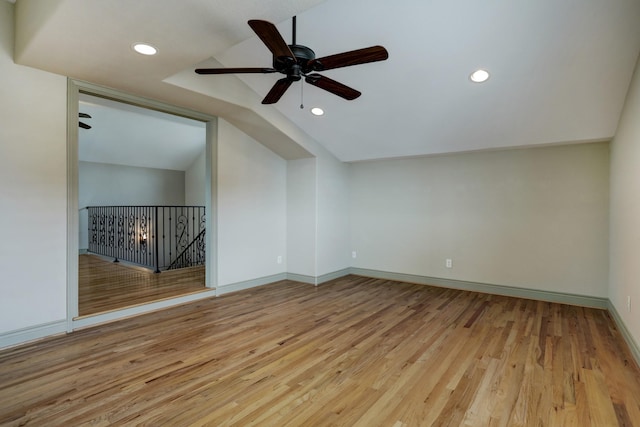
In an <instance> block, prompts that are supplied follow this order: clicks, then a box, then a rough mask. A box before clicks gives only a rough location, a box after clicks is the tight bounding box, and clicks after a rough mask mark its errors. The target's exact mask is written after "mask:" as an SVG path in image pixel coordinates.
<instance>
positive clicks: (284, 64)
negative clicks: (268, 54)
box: [273, 44, 317, 81]
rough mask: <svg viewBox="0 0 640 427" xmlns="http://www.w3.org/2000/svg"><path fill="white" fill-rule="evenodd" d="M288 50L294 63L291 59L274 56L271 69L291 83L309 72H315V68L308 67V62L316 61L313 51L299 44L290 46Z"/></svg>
mask: <svg viewBox="0 0 640 427" xmlns="http://www.w3.org/2000/svg"><path fill="white" fill-rule="evenodd" d="M289 49H291V53H293V55H294V56H295V60H296V61H295V63H292V61H291V57H288V56H278V57H275V56H274V57H273V68H275V69H276V70H278V71H279V72H281V73H283V74H286V75H287V76H288V77H289V78H290V79H292V80H293V81H298V80H300V79H301V78H302V75H304V74H307V73H308V72H310V71H317V70H315V67H310V66H309V64H310V61H312V60H314V59H316V54H315V52H314V51H313V50H311V49H310V48H308V47H306V46H302V45H300V44H290V45H289Z"/></svg>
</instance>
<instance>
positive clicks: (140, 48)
mask: <svg viewBox="0 0 640 427" xmlns="http://www.w3.org/2000/svg"><path fill="white" fill-rule="evenodd" d="M132 47H133V50H135V51H136V52H138V53H140V54H142V55H155V54H156V53H158V49H156V48H155V47H153V46H151V45H150V44H147V43H134V44H133V46H132Z"/></svg>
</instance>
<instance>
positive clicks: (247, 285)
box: [216, 273, 287, 295]
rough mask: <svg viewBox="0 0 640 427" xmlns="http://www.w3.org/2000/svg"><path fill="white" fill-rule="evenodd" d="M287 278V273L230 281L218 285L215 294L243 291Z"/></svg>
mask: <svg viewBox="0 0 640 427" xmlns="http://www.w3.org/2000/svg"><path fill="white" fill-rule="evenodd" d="M286 279H287V273H279V274H274V275H272V276H265V277H259V278H257V279H252V280H245V281H242V282H236V283H230V284H228V285H222V286H218V287H217V288H216V295H224V294H228V293H229V292H237V291H243V290H245V289H251V288H255V287H256V286H263V285H268V284H269V283H273V282H279V281H281V280H286Z"/></svg>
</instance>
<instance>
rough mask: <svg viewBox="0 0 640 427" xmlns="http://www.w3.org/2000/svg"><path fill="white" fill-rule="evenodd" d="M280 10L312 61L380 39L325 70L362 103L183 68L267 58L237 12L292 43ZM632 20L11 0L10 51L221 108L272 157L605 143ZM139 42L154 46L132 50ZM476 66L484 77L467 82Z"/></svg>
mask: <svg viewBox="0 0 640 427" xmlns="http://www.w3.org/2000/svg"><path fill="white" fill-rule="evenodd" d="M294 15H297V23H298V31H297V42H298V43H299V44H304V45H306V46H309V47H311V48H312V49H313V50H314V51H315V53H316V55H317V56H326V55H330V54H333V53H338V52H342V51H347V50H352V49H357V48H361V47H366V46H371V45H377V44H380V45H383V46H385V47H386V48H387V50H388V51H389V59H388V60H387V61H384V62H377V63H372V64H364V65H358V66H354V67H347V68H342V69H336V70H330V71H326V72H325V73H324V74H325V75H326V76H328V77H330V78H332V79H335V80H338V81H340V82H342V83H344V84H346V85H348V86H350V87H353V88H355V89H357V90H359V91H361V92H362V93H363V94H362V96H361V97H359V98H358V99H356V100H354V101H345V100H343V99H342V98H338V97H336V96H334V95H331V94H329V93H327V92H325V91H323V90H321V89H318V88H316V87H313V86H311V85H304V88H303V89H304V90H302V86H303V85H302V83H296V84H294V85H293V86H292V87H291V88H290V89H289V91H288V92H287V93H286V94H285V95H284V96H283V98H282V99H281V100H280V102H278V103H277V104H275V105H262V104H261V103H260V101H261V100H262V98H263V97H264V96H265V95H266V93H267V92H268V91H269V89H270V87H271V86H272V85H273V84H274V82H275V81H276V80H277V79H278V78H280V77H282V76H280V75H278V74H267V75H253V74H251V75H237V76H235V75H225V76H200V75H196V74H195V73H194V72H193V70H194V69H195V68H196V67H202V66H226V67H269V66H271V55H270V53H269V51H268V50H267V49H266V47H265V46H264V45H263V44H262V42H261V41H260V40H259V39H258V38H257V37H256V35H255V34H254V33H253V31H252V30H251V29H250V27H249V26H248V25H247V21H248V20H249V19H263V20H268V21H271V22H273V23H275V24H276V25H277V27H278V29H279V30H280V32H281V34H282V35H283V37H284V38H285V40H286V41H287V42H289V43H290V42H291V19H290V18H291V16H294ZM639 22H640V1H637V0H607V1H602V0H561V1H558V0H523V1H515V2H514V1H510V0H487V1H477V0H458V1H451V0H431V1H422V0H402V1H397V2H390V1H388V0H327V1H320V0H234V1H233V2H230V1H225V0H181V1H173V0H136V1H130V0H109V1H103V0H47V1H42V0H18V1H17V5H16V46H15V60H16V62H17V63H19V64H23V65H28V66H32V67H35V68H40V69H43V70H47V71H51V72H54V73H58V74H61V75H65V76H70V77H73V78H76V79H81V80H85V81H89V82H92V83H97V84H101V85H105V86H108V87H112V88H116V89H120V90H123V91H126V92H129V93H133V94H137V95H142V96H146V97H150V98H154V99H158V100H161V101H165V102H169V103H171V104H175V105H178V106H182V107H187V108H192V109H195V110H197V111H201V112H204V113H208V114H212V115H218V116H221V117H223V118H225V119H227V120H229V121H230V122H232V123H234V124H236V126H238V127H240V128H241V129H243V130H244V131H245V132H247V133H248V134H249V135H251V136H253V137H254V138H255V139H257V140H258V141H260V142H263V143H264V144H265V145H267V146H268V147H271V148H272V149H274V151H276V152H278V154H280V155H282V156H283V157H285V158H296V157H299V155H300V154H299V153H301V152H304V150H300V149H299V146H298V144H301V143H302V142H301V139H305V138H311V139H313V140H315V141H316V142H318V143H320V144H321V145H323V146H324V147H326V148H327V149H328V150H329V151H330V152H332V153H333V154H334V155H336V157H338V158H339V159H341V160H343V161H359V160H367V159H376V158H389V157H403V156H419V155H433V154H441V153H452V152H462V151H473V150H483V149H495V148H505V147H518V146H535V145H544V144H558V143H574V142H586V141H600V140H607V139H610V138H611V137H612V136H613V135H614V133H615V130H616V126H617V122H618V118H619V114H620V111H621V109H622V105H623V102H624V98H625V95H626V91H627V88H628V85H629V82H630V79H631V75H632V73H633V68H634V65H635V63H636V60H637V58H638V54H639V52H640V25H638V23H639ZM138 41H144V42H148V43H151V44H153V45H155V46H156V47H157V48H158V49H159V53H158V54H157V55H155V56H152V57H146V56H142V55H139V54H137V53H135V52H134V51H133V50H132V49H131V45H132V44H133V43H134V42H138ZM478 68H484V69H486V70H488V71H489V72H490V74H491V77H490V78H489V80H488V81H486V82H485V83H482V84H478V83H473V82H471V81H470V79H469V75H470V73H471V72H472V71H474V70H475V69H478ZM301 103H302V104H304V107H305V108H303V109H301V108H300V105H301ZM313 106H320V107H322V108H323V109H324V110H325V115H324V116H322V117H315V116H313V115H311V114H310V113H309V108H310V107H313Z"/></svg>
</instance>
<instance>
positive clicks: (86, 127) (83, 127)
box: [78, 122, 91, 129]
mask: <svg viewBox="0 0 640 427" xmlns="http://www.w3.org/2000/svg"><path fill="white" fill-rule="evenodd" d="M78 126H80V127H81V128H82V129H91V126H89V125H88V124H86V123H82V122H78Z"/></svg>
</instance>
